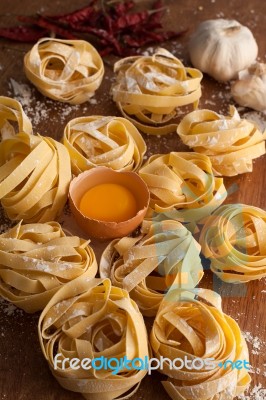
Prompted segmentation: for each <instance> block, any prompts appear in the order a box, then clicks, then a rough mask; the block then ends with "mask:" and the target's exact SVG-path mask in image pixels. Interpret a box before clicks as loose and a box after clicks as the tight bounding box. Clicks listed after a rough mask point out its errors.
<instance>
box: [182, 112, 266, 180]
mask: <svg viewBox="0 0 266 400" xmlns="http://www.w3.org/2000/svg"><path fill="white" fill-rule="evenodd" d="M177 133H178V135H179V136H180V138H181V139H182V141H183V142H184V143H185V144H186V145H187V146H189V147H190V148H192V149H193V150H195V151H197V152H198V153H202V154H206V155H207V156H209V157H210V160H211V162H212V166H213V171H214V174H215V175H223V176H233V175H238V174H243V173H246V172H251V171H252V168H253V166H252V162H253V160H254V159H255V158H258V157H260V156H262V155H263V154H265V139H266V131H265V132H264V133H262V132H261V131H260V129H259V128H258V126H257V125H256V124H255V123H254V122H253V121H248V120H246V119H241V118H240V116H239V114H238V112H237V110H236V109H235V107H233V106H231V107H230V114H229V116H224V115H220V114H217V113H216V112H214V111H210V110H196V111H193V112H191V113H189V114H187V115H186V116H185V117H184V118H183V120H182V121H181V122H180V124H179V126H178V128H177Z"/></svg>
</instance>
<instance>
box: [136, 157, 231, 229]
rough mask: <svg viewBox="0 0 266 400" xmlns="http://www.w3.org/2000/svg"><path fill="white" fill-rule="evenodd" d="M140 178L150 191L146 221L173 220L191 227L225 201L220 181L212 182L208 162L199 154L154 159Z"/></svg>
mask: <svg viewBox="0 0 266 400" xmlns="http://www.w3.org/2000/svg"><path fill="white" fill-rule="evenodd" d="M139 175H140V176H141V178H142V179H143V180H144V181H145V182H146V184H147V186H148V188H149V190H150V208H149V210H148V213H147V215H146V217H145V219H153V220H157V219H160V218H161V217H160V215H159V214H158V215H156V214H155V213H154V212H156V213H163V214H164V219H165V218H166V219H176V220H180V221H181V222H183V223H194V222H197V221H199V220H200V219H202V218H203V217H205V216H207V215H210V214H211V212H212V211H213V210H215V209H216V208H217V207H219V205H220V204H221V203H222V202H223V201H224V200H225V198H226V195H227V192H226V189H225V186H224V184H223V179H222V178H215V177H214V175H213V173H212V165H211V162H210V159H209V158H208V157H207V156H205V155H203V154H199V153H193V152H191V153H189V152H179V153H178V152H172V153H169V154H165V155H158V154H157V155H154V156H152V157H150V158H149V160H148V161H147V163H146V164H145V165H144V166H143V167H142V168H141V169H140V171H139Z"/></svg>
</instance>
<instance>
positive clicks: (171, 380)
mask: <svg viewBox="0 0 266 400" xmlns="http://www.w3.org/2000/svg"><path fill="white" fill-rule="evenodd" d="M194 294H195V295H197V299H196V296H194ZM194 294H193V293H192V292H186V291H182V290H178V289H173V290H171V291H170V292H169V293H168V294H167V296H166V298H165V299H164V301H163V303H162V304H161V307H160V309H159V311H158V314H157V316H156V318H155V321H154V324H153V327H152V331H151V335H150V343H151V346H152V349H153V352H154V356H155V357H156V358H160V357H164V358H167V359H169V360H170V361H174V360H175V359H181V360H183V361H184V360H185V359H187V360H188V365H189V368H185V367H184V366H183V367H182V365H181V364H180V362H177V364H176V365H177V366H178V367H179V369H174V368H172V369H171V368H170V363H169V362H167V361H166V362H164V363H163V369H162V373H163V374H165V375H166V376H167V377H168V379H167V381H163V382H162V384H163V386H164V388H165V390H166V391H167V393H168V395H169V396H170V397H171V398H172V399H173V400H225V399H226V400H233V399H234V398H235V396H238V395H240V394H242V393H243V392H244V391H245V389H246V388H247V387H248V385H249V383H250V375H249V374H248V370H247V369H246V368H242V369H237V368H233V367H232V364H231V363H228V364H225V365H224V363H225V362H226V361H228V360H230V361H231V362H232V363H234V362H236V361H238V360H241V361H242V362H243V361H244V360H245V361H246V362H247V363H248V360H249V355H248V348H247V344H246V342H245V339H244V337H243V335H242V333H241V331H240V328H239V326H238V324H237V323H236V322H235V321H234V320H233V319H232V318H230V317H229V316H228V315H226V314H224V313H223V311H222V308H221V298H220V296H219V295H218V294H217V293H215V292H212V291H211V290H207V289H195V290H194ZM210 358H211V359H212V363H214V365H213V367H214V368H211V369H208V368H207V367H208V365H207V363H206V364H205V365H204V364H203V363H205V362H208V363H210V361H208V359H210ZM198 359H200V361H199V360H198ZM198 361H199V362H201V365H202V364H203V365H202V368H201V369H200V368H199V365H198ZM193 362H194V364H192V363H193ZM189 363H190V364H189ZM219 364H220V366H219ZM194 365H195V366H196V368H195V367H194ZM191 366H192V367H191ZM242 366H243V365H242Z"/></svg>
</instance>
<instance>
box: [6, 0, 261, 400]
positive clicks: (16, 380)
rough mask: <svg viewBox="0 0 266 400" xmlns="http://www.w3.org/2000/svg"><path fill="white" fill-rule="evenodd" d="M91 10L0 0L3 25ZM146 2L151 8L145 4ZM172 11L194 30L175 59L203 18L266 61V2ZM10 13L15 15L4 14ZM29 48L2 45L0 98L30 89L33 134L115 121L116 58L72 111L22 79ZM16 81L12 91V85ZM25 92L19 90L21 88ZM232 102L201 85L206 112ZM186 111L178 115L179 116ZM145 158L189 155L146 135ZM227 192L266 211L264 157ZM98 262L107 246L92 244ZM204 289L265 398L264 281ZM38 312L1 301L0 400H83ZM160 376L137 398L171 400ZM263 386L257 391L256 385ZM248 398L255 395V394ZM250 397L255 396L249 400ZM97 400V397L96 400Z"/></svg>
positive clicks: (174, 21)
mask: <svg viewBox="0 0 266 400" xmlns="http://www.w3.org/2000/svg"><path fill="white" fill-rule="evenodd" d="M85 4H86V0H76V1H75V2H73V1H71V0H55V1H49V0H46V1H43V2H40V1H39V0H25V1H20V0H12V1H6V2H4V1H3V0H2V1H1V2H0V27H1V26H5V25H7V24H12V23H14V22H15V15H30V14H33V13H35V12H40V11H41V12H47V13H49V14H53V13H57V12H59V13H62V12H67V11H71V10H73V9H76V8H78V7H79V6H83V5H85ZM142 4H144V5H145V4H148V2H145V1H143V2H142ZM166 4H167V5H168V6H169V12H168V13H167V14H166V15H165V17H164V22H165V24H166V25H167V27H168V28H171V29H177V30H180V29H183V28H189V31H188V33H187V34H186V35H185V36H184V37H183V38H182V39H180V40H176V41H174V42H172V43H166V44H164V46H165V47H167V48H168V49H170V50H172V51H173V53H174V54H175V55H177V56H178V57H180V58H181V59H183V60H184V62H185V63H188V55H187V46H186V45H187V41H188V38H189V35H190V33H191V32H192V31H193V29H194V28H195V26H196V25H197V24H198V23H199V22H200V21H202V20H205V19H210V18H218V17H220V18H221V17H224V18H229V19H237V20H239V21H240V22H241V23H243V24H245V25H247V26H248V27H249V28H250V29H251V30H252V31H253V33H254V36H255V38H256V40H257V42H258V45H259V56H260V60H261V61H262V62H263V61H265V58H266V40H265V38H266V2H264V1H261V0H253V1H247V0H231V1H230V2H229V1H224V0H201V1H196V0H169V1H166ZM7 13H9V14H10V15H9V16H8V15H6V14H7ZM30 47H31V45H27V44H19V43H14V42H9V41H5V40H2V39H0V95H5V96H11V97H12V96H14V95H15V93H14V81H15V82H17V83H19V84H25V85H27V86H24V92H23V93H18V92H17V93H16V96H17V98H20V99H22V102H23V103H24V105H25V107H24V109H25V111H26V113H27V114H28V116H29V117H30V118H32V122H33V127H34V131H35V132H39V133H41V134H42V135H47V136H52V137H54V138H56V139H60V138H61V137H62V134H63V128H64V126H65V124H66V123H67V122H68V121H69V120H70V119H72V118H74V117H77V116H81V115H86V114H87V115H91V114H102V115H118V111H117V109H116V107H115V105H114V104H113V102H112V100H111V98H110V95H109V90H110V85H111V77H112V63H113V62H114V59H113V58H109V59H108V60H107V64H106V75H105V78H104V81H103V84H102V86H101V88H100V89H99V90H98V91H97V93H96V96H95V99H96V102H94V103H95V104H91V103H86V104H84V105H81V106H76V107H71V106H68V105H64V104H60V103H56V102H53V101H51V100H48V99H45V98H44V97H43V96H42V95H40V94H39V93H38V92H37V91H36V90H35V89H34V88H33V86H32V85H31V84H30V83H29V82H27V79H26V78H25V75H24V73H23V55H24V53H25V51H27V50H28V49H29V48H30ZM11 79H13V80H14V81H13V86H12V84H11ZM20 87H21V86H20ZM229 104H233V101H232V99H231V98H230V86H229V84H218V83H216V82H215V81H213V80H212V79H210V78H208V77H206V76H205V77H204V79H203V96H202V99H201V101H200V107H201V108H210V109H213V110H215V111H219V112H222V113H227V111H228V107H229ZM240 111H241V114H242V115H243V113H248V114H247V115H248V116H249V117H250V118H256V119H258V118H259V120H260V121H264V117H263V116H262V115H259V114H258V113H254V112H251V110H247V109H246V110H245V109H242V110H241V109H240ZM185 112H186V110H181V112H180V116H182V115H184V113H185ZM145 140H146V142H147V145H148V155H150V154H154V153H166V152H168V151H178V150H188V149H187V148H186V147H185V146H184V145H182V144H181V142H180V140H179V138H178V137H177V135H175V134H173V135H170V136H165V137H162V138H158V137H148V136H145ZM225 183H226V187H227V188H230V193H231V194H230V195H229V196H228V199H227V202H228V203H229V202H240V203H246V204H250V205H254V206H258V207H261V208H264V209H265V208H266V196H265V194H266V189H265V187H266V157H262V158H260V159H258V160H256V161H255V163H254V170H253V172H252V173H250V174H244V175H240V176H238V177H235V178H228V179H225ZM60 220H61V221H62V222H63V221H64V223H65V225H70V226H71V229H72V230H73V232H74V231H75V230H76V227H75V224H74V222H73V220H72V219H71V217H66V216H65V215H63V216H62V217H61V219H60ZM0 222H1V224H3V225H2V226H1V229H2V230H3V229H5V228H6V225H5V224H6V223H7V222H8V221H6V220H5V219H4V216H3V215H2V217H1V221H0ZM92 245H93V247H94V249H95V251H96V253H97V255H98V256H99V255H100V253H101V251H102V249H103V247H104V245H105V244H103V243H102V244H100V245H99V244H98V243H96V242H95V241H94V242H93V243H92ZM201 286H203V287H209V288H212V289H214V290H216V291H219V292H220V293H221V294H222V297H223V308H224V311H225V312H226V313H228V314H229V315H230V316H232V317H233V318H235V319H236V320H237V321H238V323H239V325H240V327H241V330H242V331H244V332H246V333H247V332H248V334H247V337H248V342H249V343H248V344H249V349H250V358H251V364H252V366H253V374H252V385H251V390H250V391H249V394H246V395H245V397H244V398H245V399H248V400H249V399H257V398H256V397H255V395H252V393H251V392H252V388H253V387H254V386H256V385H261V389H260V390H259V393H260V396H261V397H260V399H264V398H265V399H266V394H265V397H264V396H263V393H266V390H265V391H264V392H263V391H262V390H263V389H262V388H266V364H265V362H266V361H265V350H266V317H265V309H266V290H265V289H266V285H265V279H264V280H261V281H255V282H252V283H249V284H247V285H225V284H222V283H221V282H220V281H218V280H217V279H215V278H214V277H213V276H212V275H211V274H210V272H208V271H207V272H206V274H205V277H204V279H203V282H202V283H201ZM37 321H38V314H35V315H27V314H25V313H24V312H23V311H21V310H18V309H14V310H13V309H12V307H10V306H9V305H8V304H7V303H6V302H3V301H2V302H1V303H0V400H14V399H16V400H33V399H34V400H35V399H38V400H53V399H57V400H70V399H71V400H78V399H80V400H81V399H82V396H81V395H79V394H77V393H72V392H68V391H66V390H64V389H62V388H61V387H60V386H59V384H58V383H57V382H56V380H55V379H54V378H53V377H52V375H51V373H50V371H49V369H48V366H47V364H46V362H45V360H44V358H43V356H42V353H41V350H40V346H39V343H38V337H37ZM162 379H163V376H162V375H160V374H159V373H155V374H154V375H153V377H152V378H151V377H146V378H145V379H144V380H143V382H142V383H141V387H140V389H139V391H138V392H137V393H136V394H135V395H134V396H133V397H132V400H141V399H145V400H150V399H153V400H159V399H160V400H161V399H166V400H167V399H169V397H168V395H167V394H166V393H165V392H164V389H163V387H162V385H161V384H160V380H162ZM259 387H260V386H259ZM250 393H251V394H250ZM248 396H250V397H248ZM99 400H100V399H99Z"/></svg>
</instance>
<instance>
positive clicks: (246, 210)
mask: <svg viewBox="0 0 266 400" xmlns="http://www.w3.org/2000/svg"><path fill="white" fill-rule="evenodd" d="M199 240H200V243H201V245H202V252H203V254H204V255H205V257H207V258H210V260H211V269H212V271H213V272H214V273H215V274H216V275H217V276H218V277H219V278H220V279H222V280H223V281H225V282H230V283H241V282H242V283H243V282H249V281H252V280H255V279H261V278H263V277H265V276H266V212H265V211H264V210H262V209H260V208H257V207H253V206H248V205H245V204H227V205H225V206H222V207H220V208H218V209H217V210H216V211H215V212H214V213H213V215H211V216H210V217H208V218H207V219H206V221H205V224H204V226H203V229H202V231H201V235H200V239H199Z"/></svg>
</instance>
